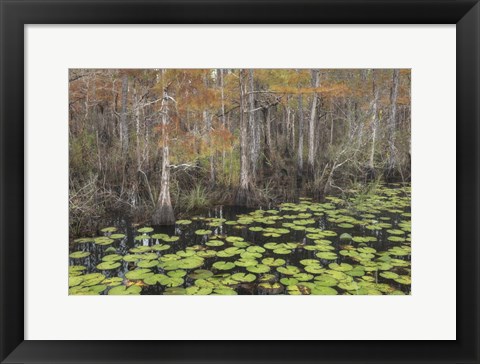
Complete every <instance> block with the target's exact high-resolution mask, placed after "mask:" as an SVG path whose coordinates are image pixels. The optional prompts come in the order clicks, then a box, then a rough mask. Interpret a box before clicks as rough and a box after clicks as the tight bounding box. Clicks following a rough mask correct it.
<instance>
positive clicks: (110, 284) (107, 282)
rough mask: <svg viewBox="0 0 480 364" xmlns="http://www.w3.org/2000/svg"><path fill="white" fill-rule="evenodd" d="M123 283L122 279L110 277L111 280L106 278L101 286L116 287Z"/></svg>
mask: <svg viewBox="0 0 480 364" xmlns="http://www.w3.org/2000/svg"><path fill="white" fill-rule="evenodd" d="M122 282H123V278H120V277H112V278H107V279H105V280H103V282H102V284H104V285H106V286H108V287H116V286H119V285H121V284H122Z"/></svg>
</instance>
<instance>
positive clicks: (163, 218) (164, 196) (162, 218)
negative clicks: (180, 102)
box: [152, 77, 175, 225]
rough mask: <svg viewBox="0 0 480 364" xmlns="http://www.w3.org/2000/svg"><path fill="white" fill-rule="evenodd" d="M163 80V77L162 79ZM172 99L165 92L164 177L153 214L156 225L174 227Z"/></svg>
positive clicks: (163, 129) (163, 121)
mask: <svg viewBox="0 0 480 364" xmlns="http://www.w3.org/2000/svg"><path fill="white" fill-rule="evenodd" d="M162 79H163V77H162ZM170 100H171V98H170V97H169V96H168V93H167V91H166V90H165V91H164V96H163V100H162V109H161V115H162V116H161V117H162V176H161V180H160V193H159V195H158V200H157V205H156V206H155V210H154V212H153V216H152V221H153V223H154V224H155V225H172V224H174V223H175V215H174V213H173V207H172V201H171V198H170V153H169V137H168V124H169V114H168V112H169V108H168V104H169V102H170Z"/></svg>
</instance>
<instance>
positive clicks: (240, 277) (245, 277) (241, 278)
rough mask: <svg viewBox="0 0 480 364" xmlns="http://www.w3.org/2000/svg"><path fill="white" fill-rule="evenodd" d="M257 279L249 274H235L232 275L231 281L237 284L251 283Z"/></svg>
mask: <svg viewBox="0 0 480 364" xmlns="http://www.w3.org/2000/svg"><path fill="white" fill-rule="evenodd" d="M256 278H257V277H256V276H255V275H254V274H249V273H235V274H232V279H233V280H235V281H238V282H242V283H243V282H253V281H254V280H255V279H256Z"/></svg>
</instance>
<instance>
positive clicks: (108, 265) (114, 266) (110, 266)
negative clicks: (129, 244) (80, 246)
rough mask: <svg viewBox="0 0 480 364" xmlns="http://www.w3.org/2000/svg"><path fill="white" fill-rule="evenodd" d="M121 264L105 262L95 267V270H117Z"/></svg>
mask: <svg viewBox="0 0 480 364" xmlns="http://www.w3.org/2000/svg"><path fill="white" fill-rule="evenodd" d="M121 265H122V264H121V263H119V262H112V261H107V262H102V263H100V264H98V265H97V269H99V270H111V269H117V268H119V267H120V266H121Z"/></svg>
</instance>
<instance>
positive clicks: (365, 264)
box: [69, 187, 410, 295]
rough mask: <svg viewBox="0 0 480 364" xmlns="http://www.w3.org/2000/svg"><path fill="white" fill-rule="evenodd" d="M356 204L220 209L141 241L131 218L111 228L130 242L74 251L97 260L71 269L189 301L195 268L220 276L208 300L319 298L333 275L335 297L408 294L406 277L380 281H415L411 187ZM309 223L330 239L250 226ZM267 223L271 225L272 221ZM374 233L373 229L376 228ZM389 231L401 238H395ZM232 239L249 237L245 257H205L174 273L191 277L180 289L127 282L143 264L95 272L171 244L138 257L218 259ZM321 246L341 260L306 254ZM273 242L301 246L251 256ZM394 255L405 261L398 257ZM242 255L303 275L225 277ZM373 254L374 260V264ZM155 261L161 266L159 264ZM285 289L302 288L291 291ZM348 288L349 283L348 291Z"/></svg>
mask: <svg viewBox="0 0 480 364" xmlns="http://www.w3.org/2000/svg"><path fill="white" fill-rule="evenodd" d="M354 198H355V196H353V197H352V196H350V197H348V198H345V199H344V200H342V201H340V199H333V202H332V201H331V200H330V201H327V202H323V203H313V204H311V205H310V202H309V201H308V200H305V201H303V202H301V203H299V204H296V205H294V204H290V205H287V206H286V207H285V208H282V207H279V208H276V209H272V210H269V211H270V212H264V211H263V212H262V211H260V212H259V211H258V210H255V209H246V208H242V207H237V206H218V207H215V208H213V209H211V210H208V211H206V213H205V214H202V215H201V216H192V217H190V219H189V220H191V223H190V224H188V225H175V226H169V227H165V226H152V228H153V229H154V230H153V231H152V232H148V233H147V235H148V236H149V238H145V239H142V240H138V239H137V240H136V239H135V237H137V236H139V235H142V234H141V233H139V232H138V229H140V228H142V227H141V226H132V224H131V223H130V222H129V221H128V219H125V218H121V217H120V218H118V219H116V220H114V221H112V226H113V227H116V228H117V231H115V232H114V233H116V234H118V233H122V234H125V235H126V236H125V237H124V238H121V239H115V241H114V242H113V243H111V244H109V245H105V246H103V245H98V244H96V243H93V242H88V243H72V244H71V247H70V252H74V251H85V252H89V253H91V254H90V255H89V256H87V257H84V258H79V259H78V258H69V264H70V266H76V265H77V266H78V265H80V266H83V267H85V270H83V271H82V272H81V274H79V273H75V274H73V275H72V276H80V277H82V276H83V275H85V274H89V273H101V274H103V275H104V276H105V277H106V278H107V279H108V278H112V277H119V278H121V279H122V282H121V285H125V286H129V285H137V286H139V287H141V294H154V295H159V294H164V293H167V294H185V290H184V288H188V287H192V286H195V285H196V280H197V279H195V276H194V277H192V276H191V275H192V272H195V270H197V269H202V270H209V271H211V273H212V274H214V276H212V277H208V278H207V280H211V282H213V283H209V286H210V285H212V284H213V286H212V287H211V288H208V289H206V291H204V293H200V294H208V293H209V292H210V291H211V293H215V292H216V291H215V287H218V288H222V289H223V288H228V289H230V290H233V291H235V293H236V294H244V295H245V294H247V295H248V294H287V293H291V294H299V293H303V294H309V293H310V292H312V293H313V292H316V291H315V290H314V285H315V284H316V282H317V277H318V276H324V275H329V274H330V273H332V274H335V279H337V284H334V285H329V286H328V287H330V288H331V289H333V290H335V291H336V294H402V293H403V294H409V293H410V284H409V282H408V283H407V282H404V281H402V279H403V278H400V279H399V281H400V283H399V282H397V281H396V280H395V279H392V278H391V277H389V278H384V277H382V273H383V274H385V272H391V273H393V274H394V275H397V276H399V277H404V278H405V277H406V278H405V279H409V278H408V277H410V252H409V246H410V235H409V228H407V227H406V224H407V223H409V221H410V217H409V214H408V213H409V212H410V203H409V200H410V198H409V188H408V187H406V192H405V191H404V190H403V189H402V191H399V190H398V188H387V187H384V188H382V189H381V190H380V192H379V193H377V194H375V195H373V196H372V197H371V198H369V197H367V198H365V199H362V200H360V202H358V201H357V200H354ZM352 201H353V202H352ZM297 206H299V207H297ZM308 206H313V207H315V208H314V209H313V211H312V210H310V209H309V208H308ZM292 208H293V209H300V211H292V210H291V209H292ZM255 211H257V213H255ZM336 211H340V213H338V214H336ZM251 214H253V215H251ZM302 214H306V215H302ZM294 215H296V217H294ZM307 215H310V216H307ZM317 215H319V216H317ZM251 216H255V218H254V220H258V219H259V218H258V217H260V220H261V217H264V216H277V217H279V218H278V220H274V224H270V223H269V224H265V223H264V221H248V218H249V217H251ZM242 217H243V218H247V221H244V223H243V224H242V223H238V221H241V219H242ZM239 219H240V220H239ZM352 219H353V220H352ZM304 220H307V224H306V225H303V226H305V227H306V228H308V229H309V230H311V231H314V232H313V234H315V231H320V232H325V231H326V232H328V233H329V236H323V237H321V238H320V239H319V238H318V237H317V238H316V239H312V238H310V237H308V235H311V234H312V233H309V232H307V231H305V230H294V229H292V228H286V229H287V230H289V231H288V232H287V233H282V234H278V235H279V236H273V237H272V236H264V234H265V230H262V231H251V228H252V227H259V228H262V229H269V228H273V229H282V228H283V229H285V227H284V225H283V224H285V223H287V224H288V223H290V224H292V221H296V222H297V223H299V224H300V225H296V226H300V228H302V225H301V224H302V223H305V221H304ZM308 220H314V222H313V223H312V222H311V221H310V223H308V222H309V221H308ZM343 220H347V222H346V224H347V225H348V224H349V221H350V223H352V222H353V223H352V224H351V225H353V226H352V227H350V226H349V227H342V226H343V225H342V224H345V222H342V221H343ZM227 221H230V222H233V221H236V223H235V224H233V223H230V224H229V223H226V222H227ZM212 222H213V223H214V224H215V223H216V224H217V225H219V226H213V227H212V226H210V225H209V224H211V223H212ZM267 222H272V221H270V220H267ZM382 223H384V224H387V225H390V226H389V227H379V226H377V224H382ZM369 224H370V225H369ZM372 224H373V225H372ZM399 224H401V225H402V224H403V226H399ZM339 225H340V226H339ZM368 226H370V228H368ZM372 226H373V227H374V229H372ZM402 228H403V229H404V230H402V232H403V234H400V233H401V232H400V230H401V229H402ZM200 229H206V230H210V231H211V234H208V235H199V234H198V233H196V231H198V230H200ZM389 231H390V232H392V231H393V232H395V231H396V235H394V234H392V233H389ZM283 232H284V231H283ZM332 232H333V233H332ZM344 233H347V234H349V235H350V236H351V237H372V238H376V241H367V242H360V243H358V242H352V241H351V240H349V239H341V238H340V237H341V235H342V234H344ZM99 234H100V235H107V236H108V235H110V233H101V232H99ZM155 234H166V235H168V236H169V237H172V236H175V237H179V239H178V240H177V241H174V242H164V241H162V240H161V239H155V238H153V237H152V236H153V235H155ZM331 235H334V236H331ZM398 235H400V236H401V239H403V238H405V240H404V241H400V242H399V241H391V240H389V237H391V236H398ZM232 236H234V237H241V238H243V240H242V241H241V242H240V243H236V244H240V247H239V250H240V252H241V253H240V254H235V255H233V256H221V257H219V256H214V257H205V258H203V259H204V261H203V264H202V265H201V266H199V267H196V268H193V269H175V271H177V270H179V271H181V272H180V273H181V274H185V275H184V276H183V277H182V279H183V282H182V283H181V284H178V285H177V284H173V286H174V287H168V286H166V285H162V284H158V283H157V284H145V283H144V281H143V280H141V279H134V280H130V279H128V278H126V277H125V274H126V273H128V272H129V271H132V270H135V269H136V268H140V267H139V266H138V261H137V262H132V261H123V260H119V261H118V263H119V264H120V266H119V267H118V268H116V269H108V270H101V269H98V268H97V265H98V264H100V263H102V258H104V257H105V256H107V255H111V254H118V255H120V256H125V255H128V254H132V252H131V251H130V250H131V249H135V248H138V247H141V246H144V247H155V246H156V245H159V244H168V245H169V246H170V247H169V248H168V249H166V250H162V251H149V250H148V248H146V249H145V250H146V251H145V252H142V253H138V254H139V255H142V254H149V253H150V254H151V253H152V252H153V253H154V254H157V256H158V261H159V262H161V263H162V257H164V256H166V255H168V254H175V255H178V254H182V252H189V251H193V252H195V254H198V252H202V251H206V250H214V251H215V252H216V254H218V252H220V251H223V250H224V249H227V248H230V247H234V246H235V242H228V241H225V239H226V238H227V237H232ZM401 239H398V240H401ZM209 240H220V241H222V242H224V245H222V246H207V245H206V243H207V242H208V241H209ZM318 241H323V242H322V247H321V248H322V249H321V250H320V252H322V251H323V252H333V253H335V254H336V257H335V258H334V259H331V258H330V259H322V258H320V257H318V256H317V254H318V253H319V251H318V250H309V248H307V247H310V248H315V247H316V246H317V243H316V242H318ZM245 242H246V243H245ZM272 242H273V243H278V244H281V243H295V248H293V249H287V250H288V252H286V251H283V252H282V251H280V253H277V252H275V251H274V250H276V249H268V248H267V249H265V250H264V251H262V252H260V253H257V254H259V255H258V258H257V257H254V258H252V257H251V256H249V254H248V253H246V251H248V248H249V247H262V248H265V244H267V243H272ZM246 244H248V246H246ZM267 246H268V245H267ZM395 247H400V248H399V249H400V250H398V251H397V250H391V249H395ZM365 248H373V249H375V252H374V253H373V254H371V253H369V251H367V252H366V253H364V252H363V251H365ZM402 249H407V251H408V254H406V253H405V251H404V250H402ZM340 251H343V252H346V251H351V252H353V253H352V254H357V255H356V256H353V257H352V256H344V255H342V254H341V253H339V252H340ZM392 251H393V253H392ZM254 253H255V252H254ZM396 253H401V254H400V255H396ZM242 254H243V255H245V254H246V255H245V256H247V258H248V259H254V260H256V261H257V263H258V264H262V261H263V260H264V259H266V258H274V259H283V260H284V261H285V263H284V264H282V265H281V266H280V267H286V266H293V267H296V268H297V270H298V272H297V274H283V273H282V272H281V271H278V270H277V269H278V267H277V266H271V267H270V269H269V272H265V273H252V272H250V271H249V270H248V269H247V268H246V267H242V266H238V265H235V266H234V267H233V268H231V269H226V270H219V269H216V268H215V267H213V265H214V264H215V263H216V262H219V261H220V262H232V263H235V262H238V261H239V259H241V258H242V256H243V255H242ZM358 254H360V255H361V257H359V256H358ZM372 255H373V257H371V256H372ZM150 258H151V256H150ZM150 258H149V259H150ZM306 259H310V260H315V261H317V263H316V264H317V266H320V267H321V268H323V269H324V270H325V271H323V272H320V273H316V272H315V273H309V272H307V271H305V267H306V265H305V264H303V263H301V262H302V261H304V260H306ZM154 260H155V261H157V258H155V259H154ZM398 261H403V262H405V264H402V262H398ZM392 262H393V263H395V264H393V263H392ZM163 263H164V262H163ZM332 263H337V264H338V265H340V266H342V263H346V265H345V269H349V270H347V271H345V272H344V271H343V270H340V272H341V273H335V272H332V270H336V269H340V268H338V266H336V265H335V264H334V265H331V264H332ZM375 264H377V267H374V265H375ZM399 265H400V266H399ZM351 268H353V269H351ZM147 269H149V270H150V271H151V273H152V274H161V275H167V274H169V272H168V271H167V270H165V269H163V267H162V266H161V265H160V266H156V267H150V268H147ZM364 269H366V271H364ZM352 270H354V271H357V270H358V272H359V273H358V274H354V275H353V276H350V275H348V274H347V273H348V272H350V273H352ZM170 271H171V270H170ZM182 271H184V272H182ZM294 271H295V270H294ZM236 273H246V274H254V275H255V279H254V281H253V282H241V281H235V280H232V276H233V275H235V274H236ZM298 273H306V276H302V275H301V274H300V275H299V274H298ZM362 273H363V274H362ZM345 274H347V275H348V277H346V276H345ZM266 275H272V276H266ZM310 276H311V278H310ZM234 277H236V276H234ZM296 277H299V279H301V280H297V279H296ZM283 278H290V279H291V278H293V279H294V281H293V282H292V281H283V282H284V283H281V282H282V279H283ZM308 278H310V279H308ZM367 278H368V280H367ZM80 279H81V278H80ZM80 279H79V280H80ZM262 279H263V280H262ZM303 279H305V280H303ZM98 281H99V282H95V283H98V284H96V285H94V286H93V287H97V288H95V293H99V294H108V292H109V290H110V289H111V287H110V286H108V285H106V286H105V284H103V283H104V282H107V281H104V282H101V281H100V279H98ZM295 281H297V282H295ZM219 282H220V283H219ZM265 282H269V283H270V284H273V283H276V284H277V286H276V288H275V289H273V288H272V287H262V283H265ZM285 282H287V283H296V284H286V283H285ZM342 283H344V284H343V285H342ZM89 284H90V283H89ZM198 284H199V283H198ZM351 284H354V285H355V287H354V288H352V286H351ZM364 285H365V286H364ZM295 286H296V287H295ZM81 287H82V283H80V284H79V285H74V286H72V288H71V289H70V293H71V294H92V293H90V291H89V290H90V288H89V287H92V285H90V286H88V285H87V286H86V287H84V288H81ZM104 287H105V288H104ZM292 287H293V288H292ZM316 287H317V286H316ZM102 288H104V289H102ZM97 291H99V292H97ZM367 291H368V292H367ZM218 292H219V293H220V294H229V292H230V293H232V294H233V293H234V292H232V291H228V290H227V291H223V290H221V289H219V290H218ZM329 292H330V290H327V291H326V292H323V291H322V293H320V294H330V293H329ZM187 293H188V292H187ZM332 294H333V293H332Z"/></svg>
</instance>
